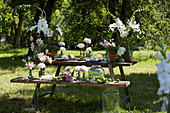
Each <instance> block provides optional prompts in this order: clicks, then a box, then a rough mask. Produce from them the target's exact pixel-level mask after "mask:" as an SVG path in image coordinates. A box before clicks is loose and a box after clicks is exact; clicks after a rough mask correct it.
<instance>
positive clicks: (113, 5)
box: [109, 0, 120, 45]
mask: <svg viewBox="0 0 170 113" xmlns="http://www.w3.org/2000/svg"><path fill="white" fill-rule="evenodd" d="M116 4H119V0H109V12H110V13H111V14H113V15H114V16H117V15H116V11H117V10H118V9H117V8H116ZM116 18H118V17H116ZM113 23H115V21H114V20H113V17H112V16H110V24H113ZM119 38H120V37H118V34H117V33H114V34H113V35H112V39H114V42H115V43H116V45H119V44H120V42H119Z"/></svg>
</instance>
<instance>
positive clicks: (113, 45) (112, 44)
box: [108, 42, 116, 47]
mask: <svg viewBox="0 0 170 113" xmlns="http://www.w3.org/2000/svg"><path fill="white" fill-rule="evenodd" d="M108 45H109V46H112V47H116V44H115V43H114V42H112V43H111V44H110V43H109V44H108Z"/></svg>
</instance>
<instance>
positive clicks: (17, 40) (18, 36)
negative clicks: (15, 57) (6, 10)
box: [13, 14, 24, 48]
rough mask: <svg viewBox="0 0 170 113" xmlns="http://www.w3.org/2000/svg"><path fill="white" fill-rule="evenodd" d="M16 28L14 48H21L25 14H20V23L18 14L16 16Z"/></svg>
mask: <svg viewBox="0 0 170 113" xmlns="http://www.w3.org/2000/svg"><path fill="white" fill-rule="evenodd" d="M14 18H15V20H14V28H15V37H14V45H13V48H20V46H21V44H20V43H21V42H20V41H21V31H22V24H23V21H24V14H19V23H17V19H16V16H14Z"/></svg>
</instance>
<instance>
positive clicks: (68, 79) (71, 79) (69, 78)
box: [66, 74, 74, 81]
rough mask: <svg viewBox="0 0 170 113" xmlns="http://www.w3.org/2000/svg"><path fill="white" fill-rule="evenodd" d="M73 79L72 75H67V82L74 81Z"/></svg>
mask: <svg viewBox="0 0 170 113" xmlns="http://www.w3.org/2000/svg"><path fill="white" fill-rule="evenodd" d="M73 80H74V79H73V77H72V76H71V75H70V74H66V81H73Z"/></svg>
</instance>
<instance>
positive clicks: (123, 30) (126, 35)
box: [109, 16, 141, 61]
mask: <svg viewBox="0 0 170 113" xmlns="http://www.w3.org/2000/svg"><path fill="white" fill-rule="evenodd" d="M114 20H115V23H113V24H110V25H109V29H110V30H111V31H112V32H117V34H119V36H118V38H121V39H124V40H125V41H124V42H125V44H126V46H127V47H126V52H125V55H124V58H125V61H131V57H132V53H131V51H130V47H129V42H132V41H130V37H131V36H132V35H133V34H134V33H139V34H140V33H141V31H140V25H139V24H137V23H136V21H135V17H134V16H133V17H132V18H130V19H129V20H128V21H127V25H126V26H125V24H123V22H122V21H121V20H120V19H119V18H116V19H114ZM133 36H134V37H135V36H137V35H133ZM121 39H120V40H121ZM121 41H122V40H121ZM124 42H123V43H124ZM120 43H121V42H119V45H120Z"/></svg>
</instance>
